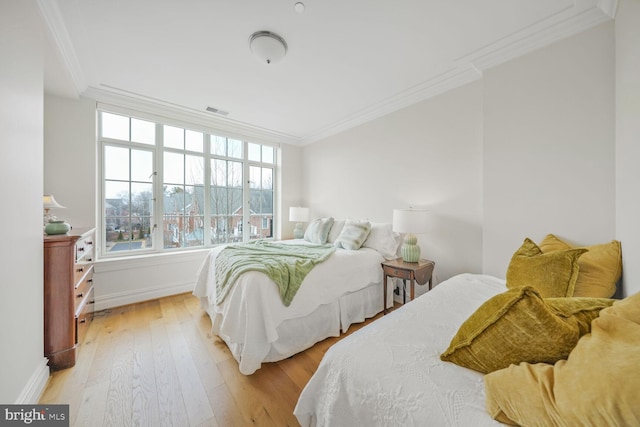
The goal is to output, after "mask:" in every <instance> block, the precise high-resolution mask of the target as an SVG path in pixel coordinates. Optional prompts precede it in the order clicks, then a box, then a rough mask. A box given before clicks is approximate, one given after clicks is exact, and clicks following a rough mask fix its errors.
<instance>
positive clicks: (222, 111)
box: [207, 107, 229, 116]
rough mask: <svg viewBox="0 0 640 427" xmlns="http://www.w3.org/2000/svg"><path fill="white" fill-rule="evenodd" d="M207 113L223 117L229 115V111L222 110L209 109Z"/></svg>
mask: <svg viewBox="0 0 640 427" xmlns="http://www.w3.org/2000/svg"><path fill="white" fill-rule="evenodd" d="M207 111H208V112H210V113H215V114H220V115H221V116H226V115H228V114H229V112H228V111H224V110H220V109H218V108H213V107H207Z"/></svg>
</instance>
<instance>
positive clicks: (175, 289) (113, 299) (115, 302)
mask: <svg viewBox="0 0 640 427" xmlns="http://www.w3.org/2000/svg"><path fill="white" fill-rule="evenodd" d="M194 286H195V284H194V283H193V282H190V283H181V284H177V285H171V286H165V287H160V288H156V287H153V288H145V289H133V290H131V291H125V292H119V293H116V294H110V295H104V296H101V297H96V305H95V310H96V311H100V310H106V309H108V308H113V307H120V306H123V305H128V304H135V303H137V302H142V301H149V300H152V299H156V298H162V297H167V296H170V295H177V294H181V293H184V292H190V291H192V290H193V287H194Z"/></svg>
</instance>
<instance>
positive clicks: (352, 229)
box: [334, 219, 371, 251]
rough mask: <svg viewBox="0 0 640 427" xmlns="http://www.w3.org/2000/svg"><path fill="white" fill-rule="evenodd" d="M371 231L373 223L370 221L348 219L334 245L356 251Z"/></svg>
mask: <svg viewBox="0 0 640 427" xmlns="http://www.w3.org/2000/svg"><path fill="white" fill-rule="evenodd" d="M370 231H371V223H370V222H369V221H358V220H355V219H348V220H346V221H345V222H344V227H342V231H341V232H340V236H338V238H337V239H336V241H335V243H334V246H335V247H337V248H344V249H347V250H350V251H356V250H358V249H360V247H361V246H362V244H363V243H364V241H365V240H367V237H368V236H369V232H370Z"/></svg>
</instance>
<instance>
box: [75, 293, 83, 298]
mask: <svg viewBox="0 0 640 427" xmlns="http://www.w3.org/2000/svg"><path fill="white" fill-rule="evenodd" d="M83 296H84V292H80V293H79V294H78V295H76V298H82V297H83Z"/></svg>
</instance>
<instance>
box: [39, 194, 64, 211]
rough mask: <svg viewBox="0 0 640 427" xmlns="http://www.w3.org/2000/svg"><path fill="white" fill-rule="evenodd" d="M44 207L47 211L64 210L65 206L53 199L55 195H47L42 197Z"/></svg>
mask: <svg viewBox="0 0 640 427" xmlns="http://www.w3.org/2000/svg"><path fill="white" fill-rule="evenodd" d="M42 207H44V208H45V209H51V208H64V206H62V205H61V204H60V203H58V202H57V201H56V199H55V197H53V194H45V195H44V196H42Z"/></svg>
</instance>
